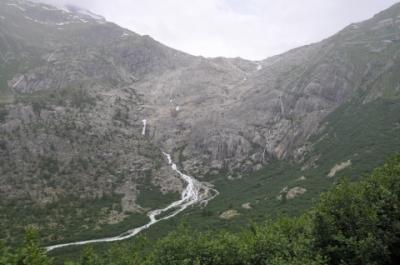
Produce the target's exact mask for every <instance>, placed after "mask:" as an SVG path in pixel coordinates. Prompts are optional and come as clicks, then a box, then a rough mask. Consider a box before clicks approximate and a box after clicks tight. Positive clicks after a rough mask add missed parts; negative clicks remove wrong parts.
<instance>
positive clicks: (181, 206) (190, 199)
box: [46, 120, 219, 251]
mask: <svg viewBox="0 0 400 265" xmlns="http://www.w3.org/2000/svg"><path fill="white" fill-rule="evenodd" d="M144 121H145V120H144ZM143 124H144V126H145V125H146V123H145V122H143ZM144 129H145V127H144ZM143 131H144V132H145V130H143ZM163 154H164V155H165V157H166V158H167V160H168V164H169V165H170V166H171V168H172V170H173V171H175V172H176V173H178V175H179V176H180V177H181V178H182V180H183V181H185V182H186V183H187V185H186V187H185V189H184V190H183V191H182V194H181V199H180V200H178V201H175V202H173V203H171V204H169V205H168V206H167V207H165V208H163V209H156V210H153V211H150V212H148V213H147V216H148V217H149V219H150V221H149V222H148V223H147V224H145V225H143V226H140V227H136V228H133V229H131V230H128V231H126V232H125V233H122V234H120V235H118V236H115V237H106V238H100V239H92V240H86V241H78V242H72V243H66V244H58V245H53V246H48V247H46V251H52V250H54V249H57V248H63V247H68V246H79V245H87V244H92V243H101V242H115V241H121V240H125V239H128V238H131V237H134V236H135V235H137V234H138V233H140V232H141V231H143V230H146V229H147V228H149V227H150V226H152V225H154V224H156V223H158V222H160V221H162V220H166V219H169V218H171V217H174V216H176V215H177V214H179V213H180V212H182V211H184V210H185V209H186V208H188V207H189V206H192V205H195V204H200V205H203V206H205V205H207V203H208V202H209V201H210V200H212V199H214V198H215V197H216V196H217V195H218V194H219V192H218V191H217V190H215V189H213V188H212V187H211V185H210V184H208V183H204V182H200V181H198V180H196V179H195V178H193V177H191V176H188V175H186V174H183V173H182V172H181V171H179V170H178V169H177V166H176V164H175V163H174V162H173V161H172V159H171V155H169V154H167V153H163ZM166 212H168V214H166V215H165V216H163V217H161V218H159V219H157V216H159V215H160V214H162V213H166Z"/></svg>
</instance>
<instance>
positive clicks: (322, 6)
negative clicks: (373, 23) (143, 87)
mask: <svg viewBox="0 0 400 265" xmlns="http://www.w3.org/2000/svg"><path fill="white" fill-rule="evenodd" d="M38 1H42V2H47V3H51V4H55V5H64V4H67V3H68V4H74V5H77V6H80V7H83V8H86V9H89V10H91V11H92V12H94V13H97V14H100V15H103V16H104V17H106V19H107V20H109V21H112V22H115V23H117V24H119V25H121V26H123V27H126V28H129V29H130V30H132V31H134V32H136V33H139V34H143V35H150V36H151V37H153V38H154V39H156V40H158V41H160V42H162V43H164V44H166V45H168V46H170V47H173V48H176V49H178V50H182V51H185V52H188V53H191V54H194V55H203V56H206V57H216V56H225V57H237V56H239V57H242V58H246V59H253V60H258V59H265V58H266V57H269V56H272V55H276V54H278V53H282V52H285V51H287V50H289V49H292V48H295V47H298V46H301V45H305V44H309V43H312V42H316V41H320V40H322V39H324V38H326V37H329V36H330V35H332V34H334V33H336V32H337V31H339V30H341V29H342V28H343V27H345V26H347V25H348V24H350V23H352V22H358V21H361V20H365V19H368V18H370V17H372V16H373V15H374V14H376V13H378V12H379V11H381V10H383V9H385V8H388V7H389V6H391V5H392V4H394V3H396V2H398V0H38Z"/></svg>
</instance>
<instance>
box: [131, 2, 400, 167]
mask: <svg viewBox="0 0 400 265" xmlns="http://www.w3.org/2000/svg"><path fill="white" fill-rule="evenodd" d="M399 15H400V5H395V6H393V7H392V8H391V9H389V10H387V11H384V12H382V13H380V14H378V15H376V16H375V17H374V18H372V19H371V20H368V21H366V22H362V23H358V24H353V25H350V26H349V27H347V28H345V29H344V30H342V31H341V32H339V33H338V34H336V35H335V36H333V37H331V38H329V39H326V40H324V41H322V42H320V43H316V44H312V45H309V46H305V47H301V48H298V49H295V50H292V51H290V52H288V53H285V54H282V55H278V56H275V57H272V58H268V59H266V60H264V61H261V62H246V61H242V60H239V59H237V60H232V59H222V58H221V59H213V60H202V61H200V62H199V63H198V64H197V65H193V66H192V67H191V68H189V69H185V70H182V69H178V70H176V71H173V72H168V73H166V74H164V75H161V76H158V77H157V78H155V79H152V80H146V81H145V82H141V83H139V84H138V88H137V89H138V91H141V93H145V91H150V92H149V93H150V95H151V96H150V97H145V98H144V100H145V101H146V106H145V109H146V110H148V112H149V114H148V115H149V116H150V117H151V119H150V125H152V126H153V132H154V139H155V141H156V142H158V143H159V144H161V145H164V146H166V148H175V149H178V150H179V152H180V153H181V157H184V158H186V159H185V162H184V165H185V168H186V169H187V170H190V171H196V173H198V174H200V175H202V174H207V173H210V172H217V171H215V170H221V169H224V170H239V171H241V172H243V171H251V170H254V169H259V168H261V167H262V165H263V164H265V163H267V162H268V160H269V159H270V158H278V159H283V158H295V159H296V160H301V159H302V157H303V153H304V152H305V151H307V148H308V147H307V146H306V145H305V143H306V141H307V139H309V137H310V136H311V135H312V134H313V133H315V132H316V131H317V130H318V128H319V124H320V122H321V121H322V120H323V119H324V118H325V117H326V116H327V115H328V114H329V113H331V112H332V111H333V110H335V109H336V108H337V107H338V106H340V105H342V104H344V103H347V102H350V101H354V100H357V101H359V104H364V103H367V102H370V101H373V100H376V99H378V98H385V97H386V98H393V97H397V96H398V95H399V77H398V75H397V74H396V73H397V70H398V67H399V41H400V18H399ZM177 147H178V148H177ZM214 169H215V170H214ZM210 170H211V171H210Z"/></svg>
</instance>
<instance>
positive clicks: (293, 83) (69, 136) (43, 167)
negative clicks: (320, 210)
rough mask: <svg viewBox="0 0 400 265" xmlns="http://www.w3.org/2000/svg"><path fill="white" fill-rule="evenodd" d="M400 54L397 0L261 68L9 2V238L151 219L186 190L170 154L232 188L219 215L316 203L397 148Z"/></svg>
mask: <svg viewBox="0 0 400 265" xmlns="http://www.w3.org/2000/svg"><path fill="white" fill-rule="evenodd" d="M399 48H400V4H396V5H394V6H392V7H391V8H389V9H387V10H385V11H383V12H381V13H379V14H377V15H376V16H374V17H373V18H372V19H370V20H367V21H365V22H361V23H356V24H352V25H350V26H348V27H346V28H345V29H343V30H342V31H340V32H339V33H337V34H336V35H334V36H332V37H330V38H328V39H326V40H323V41H321V42H319V43H315V44H312V45H308V46H304V47H300V48H297V49H294V50H291V51H289V52H287V53H284V54H282V55H278V56H274V57H271V58H267V59H265V60H262V61H257V62H253V61H247V60H243V59H240V58H235V59H228V58H203V57H195V56H191V55H188V54H185V53H182V52H179V51H176V50H174V49H171V48H169V47H166V46H164V45H162V44H161V43H158V42H157V41H155V40H153V39H152V38H151V37H149V36H140V35H138V34H136V33H133V32H131V31H129V30H127V29H123V28H121V27H119V26H118V25H115V24H113V23H110V22H107V21H106V20H105V19H104V18H102V17H100V16H97V15H95V14H92V13H91V12H89V11H85V10H82V9H79V8H77V7H71V6H69V7H67V8H65V9H64V10H61V9H57V8H54V7H51V6H48V5H44V4H38V3H33V2H29V1H25V0H13V1H11V0H5V1H2V2H1V3H0V61H2V63H1V65H0V135H1V138H0V176H1V177H0V201H1V203H0V209H1V214H0V219H1V220H2V221H1V224H2V225H1V226H0V228H1V229H0V231H2V232H0V233H1V234H0V236H1V237H2V238H6V239H7V240H12V236H11V235H13V234H15V233H17V234H21V231H22V230H23V227H24V226H25V225H28V224H31V225H34V226H37V227H38V228H39V229H40V230H42V231H44V232H45V234H46V235H47V238H46V240H48V242H55V241H68V240H73V239H77V238H86V237H88V238H90V237H92V236H93V235H95V237H99V236H101V235H115V233H120V232H123V231H124V230H127V229H129V228H132V226H133V225H134V224H135V225H136V224H137V225H140V224H143V223H145V222H146V216H145V215H144V213H146V212H147V211H148V210H149V209H154V208H157V207H159V206H161V205H165V204H167V203H168V202H171V201H173V200H175V199H176V198H177V197H178V193H179V192H180V191H182V189H183V186H184V183H183V182H182V180H181V179H180V178H179V175H178V174H176V172H174V171H173V170H171V168H170V167H169V165H168V164H167V162H168V161H166V160H165V158H164V156H163V153H162V152H163V151H164V152H168V153H171V154H172V157H173V159H174V161H177V164H178V166H179V168H181V169H182V171H183V172H186V173H188V174H190V175H192V176H195V177H196V178H197V179H199V180H203V181H208V182H210V183H213V184H214V185H215V186H216V189H217V190H219V191H220V196H219V197H217V199H215V200H214V201H211V202H210V205H209V207H208V208H209V209H212V210H213V211H215V212H218V214H216V216H214V218H215V219H218V220H219V222H220V218H219V213H221V212H223V211H224V210H226V209H228V208H231V207H230V206H229V205H228V204H230V203H233V202H234V203H235V204H236V203H237V204H238V205H239V206H238V207H239V208H241V207H240V203H243V204H245V203H248V202H250V201H251V200H253V201H254V202H253V201H252V202H251V203H252V204H253V205H254V204H256V203H257V202H260V201H264V200H265V201H268V203H270V204H268V205H264V206H263V207H264V208H262V207H261V210H262V211H263V212H265V211H266V209H277V208H280V209H283V208H285V207H289V208H290V207H291V209H292V208H296V206H295V205H296V204H290V203H289V204H285V205H283V204H282V203H283V202H282V198H289V199H290V198H294V197H296V196H299V195H300V194H304V193H305V192H306V195H304V196H303V199H302V200H306V199H307V201H308V202H311V200H312V198H314V197H315V196H316V195H317V194H319V192H321V191H322V190H324V189H325V188H326V187H327V186H329V185H332V183H333V182H334V181H335V179H336V178H337V177H338V176H340V175H341V174H349V175H350V176H353V174H355V173H360V172H361V173H362V172H364V171H368V170H370V169H372V168H373V167H374V166H376V165H378V164H379V163H380V161H379V159H380V160H383V158H384V156H386V155H390V154H393V153H395V152H396V151H398V150H399V147H400V118H399V116H398V115H397V113H399V111H400V101H399V96H400V77H399V75H398V72H399V66H400V64H399V63H400V49H399ZM143 120H146V128H143ZM143 129H144V130H143ZM143 131H144V135H143ZM377 157H380V158H379V159H377ZM301 177H304V179H306V180H305V181H304V182H303V183H302V184H301V185H302V187H299V184H298V183H299V182H298V179H299V178H301ZM302 179H303V178H302ZM265 194H268V196H267V197H268V198H266V197H264V196H265ZM279 196H281V197H280V198H281V199H279V200H277V199H275V198H276V197H279ZM302 203H304V201H302ZM260 205H261V204H260ZM288 205H289V206H288ZM234 207H237V205H234ZM208 208H206V209H208ZM242 210H243V209H242ZM247 212H248V211H247ZM253 212H254V211H253ZM245 215H246V214H242V216H245ZM254 215H256V213H254ZM22 216H24V218H22ZM209 219H210V220H211V219H212V218H208V219H207V220H209ZM44 220H46V221H44ZM11 227H12V229H11Z"/></svg>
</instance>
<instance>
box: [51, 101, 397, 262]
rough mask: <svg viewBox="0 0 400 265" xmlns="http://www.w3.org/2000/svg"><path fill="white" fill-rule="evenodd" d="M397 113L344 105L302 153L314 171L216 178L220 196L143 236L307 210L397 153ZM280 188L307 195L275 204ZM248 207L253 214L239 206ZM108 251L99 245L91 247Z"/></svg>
mask: <svg viewBox="0 0 400 265" xmlns="http://www.w3.org/2000/svg"><path fill="white" fill-rule="evenodd" d="M399 113H400V101H399V100H396V99H382V100H377V101H374V102H371V103H368V104H364V105H359V104H350V103H349V104H347V105H344V106H342V107H340V108H338V109H337V110H336V111H335V112H333V113H332V114H330V115H329V116H328V117H327V118H326V119H325V121H324V124H325V126H324V129H323V130H321V131H320V133H318V134H317V135H315V136H314V137H313V138H312V139H310V141H311V142H312V143H313V145H312V150H311V151H310V152H309V153H308V154H306V159H305V163H307V162H308V161H309V160H312V159H313V158H315V157H319V159H318V161H317V162H316V165H317V166H316V167H313V168H310V169H307V170H304V171H302V170H301V167H302V165H301V164H295V163H290V162H287V161H272V162H271V163H270V164H269V165H268V166H266V167H265V168H264V169H262V170H260V171H258V172H255V173H253V174H251V175H248V176H244V177H243V178H241V179H237V180H228V179H227V178H226V177H225V176H220V177H219V178H217V179H216V180H215V181H214V182H213V184H214V185H215V186H216V188H217V189H218V190H219V191H220V193H221V194H220V195H219V196H218V197H217V198H216V199H214V200H213V201H211V202H210V203H209V205H208V206H207V207H206V208H204V209H200V208H198V207H195V208H191V209H189V210H187V211H185V212H184V213H182V214H180V215H179V216H177V217H176V218H172V219H170V220H167V221H163V222H160V223H159V224H157V225H155V226H153V227H152V228H150V229H149V230H147V231H146V232H144V233H143V235H145V236H147V237H148V238H149V239H155V238H159V237H161V236H164V235H166V234H167V233H168V232H170V231H173V230H174V229H176V227H177V226H178V225H179V224H180V223H182V222H185V223H188V224H189V225H191V226H193V227H196V228H197V229H199V230H210V229H211V230H212V229H215V230H220V229H227V230H232V231H238V230H240V229H243V228H246V227H248V226H249V225H250V224H251V223H252V222H261V221H263V220H265V219H266V218H268V217H272V218H273V217H275V216H277V215H280V214H283V213H286V214H289V215H298V214H300V213H302V212H304V211H305V210H306V209H308V208H310V206H312V205H313V204H314V203H315V200H317V198H318V196H319V194H320V193H321V192H323V191H326V190H328V189H329V188H330V187H331V186H332V184H333V183H334V182H336V181H337V179H338V178H340V177H343V176H347V177H350V178H351V179H354V180H355V179H357V177H358V176H363V175H365V174H367V173H369V172H371V171H372V169H374V168H375V167H377V166H379V165H380V164H382V163H383V162H384V159H385V158H386V157H388V156H391V155H393V154H395V153H398V152H399V150H400V115H399ZM347 160H351V161H352V165H351V166H350V167H348V168H346V169H344V170H343V171H340V172H338V173H337V174H336V176H335V177H333V178H328V177H327V174H328V173H329V171H330V170H331V168H332V167H333V166H334V165H335V164H339V163H341V162H344V161H347ZM301 176H305V177H306V180H299V178H300V177H301ZM286 186H287V187H289V188H291V187H295V186H301V187H304V188H306V189H307V192H306V193H305V194H304V195H301V196H299V197H297V198H295V199H293V200H282V201H279V200H277V199H276V197H277V196H278V195H279V193H280V191H281V190H282V189H283V188H284V187H286ZM248 202H249V203H250V204H251V205H252V207H253V209H250V210H248V209H244V208H243V207H242V206H241V205H242V204H243V203H248ZM227 209H235V210H237V211H238V212H239V213H240V215H239V216H237V217H235V218H233V219H232V220H222V219H220V218H219V215H220V214H221V213H222V212H224V211H225V210H227ZM135 240H137V239H135V238H134V239H131V241H135ZM109 246H110V245H109V244H99V245H97V246H96V248H108V247H109ZM77 251H78V252H79V251H80V248H71V249H69V250H60V251H59V252H55V253H52V254H53V255H56V256H58V257H60V258H61V259H63V258H65V257H66V256H65V255H66V254H69V255H72V256H74V255H75V254H76V252H77ZM74 253H75V254H74Z"/></svg>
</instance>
